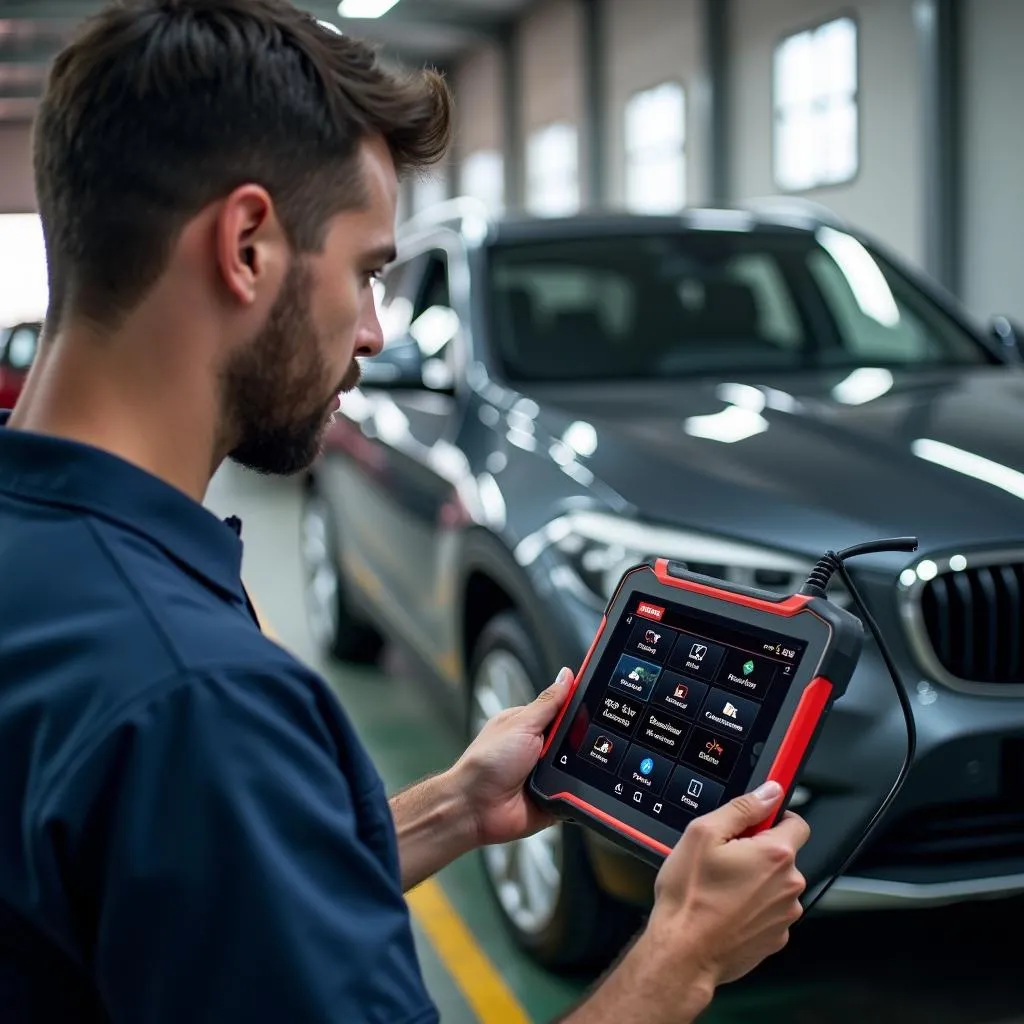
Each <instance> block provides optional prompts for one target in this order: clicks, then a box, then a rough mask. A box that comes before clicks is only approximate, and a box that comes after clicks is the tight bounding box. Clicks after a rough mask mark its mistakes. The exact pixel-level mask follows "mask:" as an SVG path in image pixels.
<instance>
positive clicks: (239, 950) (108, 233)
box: [0, 0, 807, 1024]
mask: <svg viewBox="0 0 1024 1024" xmlns="http://www.w3.org/2000/svg"><path fill="white" fill-rule="evenodd" d="M449 115H450V111H449V98H448V95H447V93H446V91H445V88H444V86H443V84H442V82H441V81H440V79H438V78H437V77H436V76H434V75H432V74H417V75H413V76H411V77H408V78H400V77H397V76H394V75H392V74H391V73H389V72H387V71H385V70H383V69H382V68H381V67H380V66H379V65H378V64H377V63H376V62H375V60H374V58H373V55H372V54H371V53H370V52H369V51H368V50H367V49H366V48H364V47H363V46H361V45H360V44H359V43H357V42H355V41H353V40H351V39H349V38H347V37H345V36H342V35H339V34H337V33H334V32H331V31H329V30H328V29H326V28H324V27H323V26H321V25H319V24H318V23H317V22H316V21H314V20H313V19H311V18H309V17H308V16H305V15H302V14H300V13H298V12H297V11H295V10H294V9H293V8H292V7H290V6H288V5H287V4H286V2H285V0H139V2H135V3H121V4H118V5H117V6H113V7H111V8H109V9H107V10H105V11H104V12H103V13H101V14H100V15H99V16H97V18H96V19H95V20H93V21H92V22H91V23H89V24H88V26H87V27H86V28H85V29H84V31H83V33H82V34H81V36H80V37H79V39H78V40H77V41H76V42H75V43H73V44H72V45H71V46H70V47H69V48H67V49H66V50H65V51H64V52H63V53H62V54H61V55H60V56H59V57H58V58H57V60H56V62H55V64H54V67H53V70H52V74H51V78H50V81H49V83H48V87H47V91H46V95H45V98H44V99H43V102H42V106H41V108H40V112H39V115H38V119H37V123H36V127H35V143H34V161H35V175H36V188H37V194H38V200H39V206H40V212H41V216H42V222H43V227H44V233H45V238H46V247H47V255H48V264H49V281H50V308H49V313H48V318H47V327H46V337H45V340H44V343H43V346H42V349H41V352H40V354H39V357H38V360H37V362H36V365H35V366H34V367H33V370H32V374H31V377H30V379H29V381H28V383H27V386H26V389H25V391H24V393H23V396H22V398H21V399H20V400H19V403H18V405H17V407H16V408H15V410H14V412H13V414H12V415H11V416H10V418H9V420H8V421H7V423H6V427H5V428H4V429H0V1008H2V1009H0V1016H2V1019H3V1020H4V1022H5V1024H23V1022H27V1021H46V1022H53V1021H63V1020H68V1021H71V1020H73V1021H76V1022H82V1021H117V1022H123V1021H139V1022H146V1024H163V1022H168V1024H170V1022H174V1024H178V1022H181V1021H190V1022H197V1021H218V1022H221V1021H236V1020H237V1021H246V1022H252V1021H262V1020H267V1021H275V1022H276V1021H288V1022H289V1024H291V1022H295V1024H305V1022H321V1021H322V1022H327V1021H338V1022H346V1024H347V1022H352V1024H357V1022H374V1024H385V1022H386V1024H404V1022H408V1024H414V1022H415V1024H420V1022H427V1021H435V1020H437V1014H436V1011H435V1009H434V1007H433V1006H432V1004H431V1001H430V999H429V997H428V995H427V993H426V992H425V990H424V987H423V982H422V980H421V977H420V972H419V968H418V965H417V961H416V954H415V950H414V946H413V941H412V936H411V931H410V924H409V917H408V913H407V909H406V905H405V902H404V899H403V895H402V894H403V891H404V890H407V889H408V888H409V887H410V886H413V885H415V884H416V883H417V882H419V881H420V880H421V879H423V878H425V877H427V876H428V875H430V874H431V873H433V872H435V871H437V870H438V869H439V868H440V867H442V866H443V865H444V864H446V863H448V862H449V861H451V860H452V859H453V858H455V857H457V856H459V855H461V854H462V853H464V852H466V851H467V850H469V849H471V848H473V847H475V846H478V845H480V844H482V843H493V842H503V841H508V840H511V839H513V838H515V837H517V836H522V835H525V834H528V833H529V832H531V831H533V830H536V829H538V828H540V827H542V826H543V825H545V824H546V823H547V822H546V819H545V818H544V817H543V816H542V814H541V813H540V812H539V811H538V809H537V808H536V807H534V806H533V805H531V804H530V803H529V802H528V801H527V799H526V798H525V796H524V790H523V783H524V780H525V778H526V776H527V775H528V773H529V771H530V769H531V767H532V766H533V764H534V763H535V761H536V759H537V757H538V755H539V752H540V748H541V743H542V736H543V733H544V730H545V728H546V727H547V726H548V725H549V724H550V723H551V722H552V720H553V718H554V716H555V714H556V712H557V709H558V707H559V706H560V704H561V703H562V701H563V700H564V699H565V697H566V694H567V673H565V672H563V673H562V675H561V676H560V678H559V680H558V681H557V682H556V683H555V684H554V685H553V686H552V687H550V688H549V689H548V690H547V691H546V692H545V693H544V694H542V695H541V696H540V697H539V698H538V699H537V700H536V701H535V702H534V703H533V704H531V705H530V706H528V707H525V708H520V709H516V710H514V711H511V712H506V713H504V714H503V715H501V716H499V717H498V718H497V719H496V720H494V721H493V722H491V723H490V724H489V725H488V726H487V728H486V729H485V730H484V731H483V732H482V734H481V735H480V737H479V738H478V739H477V740H476V741H475V742H474V743H473V744H472V746H470V748H469V749H468V750H467V751H466V753H465V754H464V756H463V757H462V758H460V760H459V761H458V763H457V764H456V765H455V766H454V767H453V768H452V769H450V770H449V771H448V772H445V773H443V774H441V775H439V776H437V777H436V778H432V779H429V780H427V781H425V782H423V783H421V784H419V785H417V786H415V787H413V788H411V789H409V790H407V791H406V792H404V793H402V794H400V795H398V796H397V797H395V798H394V799H393V800H392V801H391V804H390V807H389V804H388V802H387V800H386V798H385V794H384V790H383V787H382V785H381V782H380V779H379V778H378V776H377V774H376V772H375V771H374V769H373V768H372V766H371V764H370V762H369V760H368V758H367V755H366V753H365V752H364V750H363V748H362V747H361V746H360V744H359V741H358V740H357V738H356V737H355V735H354V734H353V732H352V730H351V728H350V725H349V723H348V721H347V719H346V718H345V716H344V714H343V712H342V711H341V709H339V707H338V706H337V704H336V702H335V700H334V698H333V696H332V694H331V693H330V691H329V690H328V689H327V687H326V686H325V685H324V684H323V682H322V681H321V680H320V679H319V678H317V677H316V676H315V674H313V673H312V672H311V671H309V670H308V669H307V668H305V667H304V666H302V665H300V664H298V663H297V662H296V661H294V660H293V659H292V658H291V657H290V656H289V655H288V654H287V653H285V652H284V651H283V650H282V649H281V648H279V647H277V646H276V645H274V644H272V643H271V642H269V641H268V640H267V639H265V638H264V637H263V635H262V634H261V633H260V632H259V629H258V627H257V625H256V623H255V621H254V617H253V616H252V615H251V606H250V605H249V604H248V601H247V598H246V596H245V593H244V591H243V589H242V585H241V582H240V575H239V567H240V562H241V542H240V540H239V537H238V536H237V534H236V532H235V530H233V529H232V522H231V521H229V522H228V523H222V522H220V521H219V520H218V519H216V518H215V517H213V516H212V515H211V514H210V513H209V512H208V511H207V510H206V509H205V508H204V507H203V506H202V505H201V501H202V498H203V496H204V493H205V491H206V488H207V484H208V482H209V480H210V477H211V475H212V474H213V473H214V471H215V470H216V468H217V466H218V465H219V464H220V463H221V462H222V461H223V460H224V459H225V458H228V457H230V458H233V459H234V460H235V461H237V462H239V463H241V464H242V465H244V466H248V467H250V468H252V469H254V470H257V471H260V472H264V473H278V474H287V473H293V472H296V471H298V470H301V469H302V468H303V467H305V466H307V465H308V464H309V463H310V461H311V460H312V459H314V457H315V456H316V454H317V452H318V449H319V446H320V442H321V438H322V436H323V433H324V430H325V428H326V426H327V424H328V422H329V420H330V417H331V415H332V411H333V410H334V408H335V406H336V403H337V400H338V399H337V395H338V393H339V392H340V391H344V390H346V389H349V388H351V387H353V386H354V385H355V384H356V382H357V380H358V369H357V363H356V361H355V358H354V357H356V356H361V357H368V356H373V355H374V354H376V353H377V352H378V351H379V350H380V347H381V332H380V327H379V324H378V322H377V318H376V313H375V310H374V303H373V295H372V284H373V281H374V278H375V277H376V275H377V274H378V273H379V272H380V271H381V269H382V268H383V267H384V266H385V265H386V264H387V263H388V261H389V260H390V259H391V258H392V254H393V247H394V239H393V224H394V219H395V202H396V189H397V184H396V183H397V180H398V175H400V174H402V173H406V172H408V171H411V170H413V169H416V168H419V167H422V166H425V165H427V164H429V163H431V162H433V161H436V160H437V159H439V158H440V157H441V155H442V154H443V152H444V150H445V147H446V145H447V141H448V136H449ZM234 525H235V526H236V527H237V523H235V524H234ZM779 795H780V794H779V793H778V791H777V787H776V788H775V789H768V790H766V792H765V793H763V794H761V796H760V797H758V796H756V795H748V796H745V797H743V798H740V799H739V800H737V801H735V802H733V803H732V804H730V805H728V806H726V807H724V808H722V809H721V810H720V811H718V812H716V813H714V814H712V815H709V816H707V817H706V818H704V819H702V820H700V821H698V822H696V823H695V824H694V825H693V826H691V828H690V829H689V831H688V832H687V834H686V836H685V837H684V839H683V840H682V842H681V843H680V845H679V848H678V849H677V850H676V851H675V852H674V853H673V854H672V856H670V857H669V858H668V860H667V861H666V863H665V865H664V867H663V869H662V870H661V872H660V874H659V876H658V881H657V888H656V901H655V905H654V909H653V912H652V914H651V917H650V920H649V923H648V925H647V927H646V928H645V929H644V931H643V933H642V934H641V935H640V936H639V937H638V938H637V940H636V942H635V943H634V944H633V945H632V947H631V948H630V950H629V951H628V952H627V953H626V954H625V955H624V957H623V959H622V961H621V963H620V964H619V965H618V966H617V967H616V969H615V970H614V971H613V972H611V973H610V975H609V976H608V977H607V978H606V979H605V981H604V982H603V984H602V985H601V986H600V988H599V989H598V990H597V992H596V993H595V994H594V995H593V996H592V997H591V998H590V999H588V1000H586V1002H585V1003H584V1004H583V1005H582V1006H580V1007H579V1008H578V1009H577V1010H575V1011H573V1012H572V1013H571V1014H570V1015H569V1018H568V1019H569V1020H571V1021H587V1022H589V1024H602V1022H605V1021H618V1022H621V1021H642V1022H643V1024H659V1022H662V1021H665V1022H668V1021H673V1022H678V1021H689V1020H692V1019H693V1018H694V1017H695V1016H696V1015H697V1014H698V1013H700V1012H701V1011H702V1010H703V1009H704V1008H705V1007H706V1006H707V1004H708V1002H709V1001H710V999H711V996H712V993H713V991H714V989H715V987H716V986H717V985H719V984H721V983H723V982H726V981H729V980H730V979H733V978H736V977H739V976H740V975H742V974H744V973H745V972H746V971H748V970H749V969H750V968H752V967H753V966H754V965H755V964H757V963H758V962H760V961H761V960H762V959H763V958H764V957H765V956H767V955H769V954H770V953H772V952H773V951H775V950H777V949H778V948H780V947H781V945H782V944H783V943H784V942H785V940H786V936H787V933H788V928H789V926H790V925H791V924H792V922H793V921H795V920H796V918H797V917H798V915H799V912H800V908H799V904H798V902H797V897H798V895H799V894H800V892H801V890H802V888H803V879H802V878H801V877H800V875H799V873H798V872H797V871H796V869H795V867H794V857H795V853H796V851H797V849H798V848H799V847H800V846H801V844H802V843H803V842H804V841H805V840H806V838H807V829H806V826H805V825H804V824H803V822H801V821H800V820H799V819H798V818H795V817H793V816H790V817H787V818H786V819H785V820H784V821H783V822H782V823H780V824H779V825H778V826H777V827H775V828H774V829H772V830H769V831H768V832H766V833H764V834H762V835H760V836H758V837H757V838H754V839H735V838H734V837H736V836H738V835H740V834H741V833H742V832H743V831H744V830H745V829H747V828H748V827H749V826H751V825H753V824H754V823H756V822H758V821H760V820H763V819H764V818H765V817H766V816H767V815H768V814H769V813H770V812H771V811H772V809H773V807H774V806H776V803H777V801H778V799H779Z"/></svg>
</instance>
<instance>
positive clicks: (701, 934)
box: [566, 783, 810, 1024]
mask: <svg viewBox="0 0 1024 1024" xmlns="http://www.w3.org/2000/svg"><path fill="white" fill-rule="evenodd" d="M781 798H782V790H781V787H779V786H778V785H777V784H776V783H770V784H766V785H765V786H763V787H762V788H761V790H759V791H755V792H754V793H747V794H744V795H743V796H740V797H737V798H736V799H735V800H732V801H730V802H729V803H727V804H725V805H724V806H723V807H720V808H718V809H717V810H715V811H711V812H710V813H708V814H705V815H702V816H701V817H700V818H697V819H696V820H695V821H693V822H692V823H691V824H690V825H689V826H688V828H687V829H686V832H685V833H684V834H683V837H682V839H681V840H680V841H679V843H678V845H677V846H676V848H675V849H674V850H673V851H672V853H671V854H670V855H669V857H668V858H667V859H666V860H665V863H664V864H663V865H662V867H661V870H660V871H659V872H658V877H657V881H656V882H655V888H654V909H653V910H652V912H651V916H650V919H649V921H648V924H647V927H646V929H645V930H644V932H643V933H642V934H641V935H640V937H639V938H638V939H637V941H636V942H635V943H634V945H633V946H632V948H631V949H630V950H629V952H628V953H627V954H626V955H625V957H623V959H622V961H621V962H620V963H619V964H618V966H617V967H616V968H615V970H614V971H612V973H611V974H610V975H609V976H608V977H607V978H606V980H605V982H604V984H602V985H601V986H600V988H599V989H598V990H597V991H596V992H595V993H594V994H593V995H592V996H591V997H590V998H589V999H588V1000H587V1001H586V1003H585V1004H584V1005H583V1006H581V1007H579V1009H577V1010H576V1011H575V1012H574V1013H573V1014H571V1015H570V1016H569V1017H568V1018H566V1022H567V1024H569V1022H572V1024H575V1022H576V1021H577V1020H579V1021H581V1022H582V1021H587V1022H589V1024H604V1022H605V1021H609V1022H610V1021H616V1022H618V1024H632V1022H633V1021H636V1022H637V1024H641V1022H642V1024H662V1022H665V1024H669V1022H671V1024H687V1022H689V1021H692V1020H694V1019H695V1017H696V1016H697V1015H698V1014H699V1013H701V1012H702V1011H703V1009H704V1008H705V1007H706V1006H707V1004H708V1002H710V1000H711V996H712V995H713V993H714V990H715V988H716V987H717V986H718V985H721V984H724V983H726V982H729V981H734V980H735V979H737V978H740V977H742V976H743V975H744V974H746V973H748V972H749V971H750V970H752V969H753V968H754V967H756V966H757V965H758V964H759V963H760V962H761V961H762V960H764V959H765V957H767V956H770V955H771V954H772V953H776V952H778V951H779V950H780V949H782V947H783V946H785V944H786V942H787V941H788V938H789V929H790V927H791V926H792V925H793V924H794V923H795V922H796V921H797V920H798V918H799V917H800V915H801V913H802V909H801V906H800V902H799V897H800V895H801V893H802V892H803V891H804V888H805V884H806V883H805V881H804V878H803V876H802V875H801V874H800V872H799V871H798V870H797V869H796V864H795V861H796V855H797V851H799V849H800V848H801V847H802V846H803V845H804V843H806V842H807V839H808V837H809V835H810V829H809V828H808V827H807V825H806V823H805V822H804V821H803V820H802V819H801V818H799V817H797V816H796V815H794V814H786V815H785V816H784V817H783V819H782V820H781V821H780V822H779V823H778V824H777V825H775V826H774V827H773V828H770V829H767V830H766V831H764V832H761V833H759V834H757V835H754V836H750V837H748V838H744V833H746V832H747V831H748V830H750V829H751V828H753V827H754V826H755V825H757V824H758V823H760V822H762V821H764V820H765V819H766V818H768V817H769V816H771V815H772V814H773V813H774V811H775V808H776V807H777V806H778V803H779V800H780V799H781Z"/></svg>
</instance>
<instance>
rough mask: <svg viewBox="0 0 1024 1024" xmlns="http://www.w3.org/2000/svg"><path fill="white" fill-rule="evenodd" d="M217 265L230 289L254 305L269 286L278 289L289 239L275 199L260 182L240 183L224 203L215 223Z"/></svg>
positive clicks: (230, 291)
mask: <svg viewBox="0 0 1024 1024" xmlns="http://www.w3.org/2000/svg"><path fill="white" fill-rule="evenodd" d="M216 245H217V267H218V270H219V272H220V276H221V279H222V280H223V282H224V284H225V286H226V287H227V289H228V292H229V294H230V295H231V296H233V297H234V298H235V299H236V300H237V301H238V302H241V303H243V304H244V305H252V304H253V303H254V302H256V300H257V298H258V297H259V295H260V293H261V292H266V289H267V287H268V285H269V287H270V290H271V292H276V289H277V286H278V285H279V283H280V277H281V275H282V272H283V269H284V267H285V266H286V265H287V259H288V256H287V251H288V242H287V239H286V237H285V234H284V231H283V230H282V228H281V224H280V221H279V220H278V219H277V215H276V213H275V210H274V201H273V199H271V197H270V194H269V193H268V192H267V190H266V189H265V188H263V187H262V186H260V185H240V186H239V187H238V188H236V189H235V190H234V191H233V192H232V193H231V194H230V195H229V196H228V197H227V198H226V199H225V200H224V202H223V204H222V206H221V209H220V213H219V214H218V216H217V223H216Z"/></svg>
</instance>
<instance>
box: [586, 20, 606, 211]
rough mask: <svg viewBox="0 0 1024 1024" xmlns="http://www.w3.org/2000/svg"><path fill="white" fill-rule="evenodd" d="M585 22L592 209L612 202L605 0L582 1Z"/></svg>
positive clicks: (587, 166) (588, 188)
mask: <svg viewBox="0 0 1024 1024" xmlns="http://www.w3.org/2000/svg"><path fill="white" fill-rule="evenodd" d="M580 6H581V13H582V23H583V48H582V49H583V60H582V72H583V123H584V138H585V144H586V154H587V159H586V168H587V199H588V201H589V205H590V206H592V207H601V206H604V205H605V203H606V202H607V200H608V167H607V161H608V146H607V141H606V133H607V119H606V116H605V111H606V98H607V81H606V76H607V72H606V68H607V66H608V61H607V54H606V50H605V19H606V13H605V0H581V4H580Z"/></svg>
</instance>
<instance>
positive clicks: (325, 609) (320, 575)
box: [300, 487, 383, 664]
mask: <svg viewBox="0 0 1024 1024" xmlns="http://www.w3.org/2000/svg"><path fill="white" fill-rule="evenodd" d="M300 550H301V556H302V568H303V573H304V584H305V586H304V588H303V589H304V592H305V602H306V618H307V621H308V622H309V631H310V634H311V636H312V638H313V643H314V644H315V645H316V647H317V649H318V650H319V651H321V652H322V653H324V654H327V655H329V656H331V657H334V658H338V659H339V660H341V661H349V662H358V663H362V664H370V663H372V662H374V661H376V660H377V658H378V656H379V655H380V652H381V648H382V647H383V639H382V638H381V635H380V634H379V633H378V632H377V631H376V630H375V629H373V627H372V626H370V625H369V624H367V623H365V622H362V621H359V620H357V619H356V618H355V617H354V616H353V615H352V613H351V611H350V609H349V606H348V604H347V602H346V595H345V585H344V580H343V578H342V575H341V571H340V569H339V567H338V566H339V557H338V544H337V540H336V538H335V532H334V525H333V519H332V517H331V510H330V507H329V505H328V504H327V501H326V499H325V498H324V497H323V495H322V494H321V493H320V492H319V491H318V490H317V489H316V488H315V487H311V488H310V489H309V490H307V491H306V494H305V498H304V501H303V505H302V520H301V543H300Z"/></svg>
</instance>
